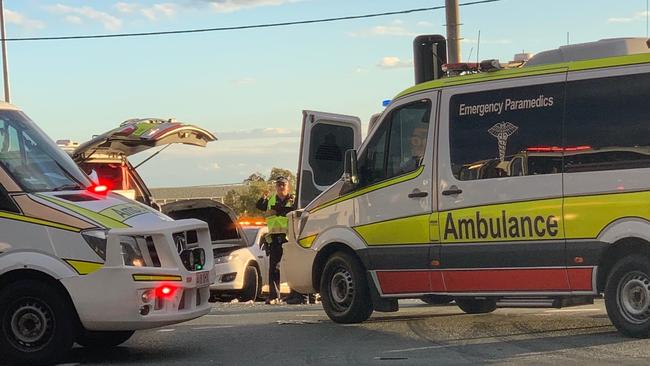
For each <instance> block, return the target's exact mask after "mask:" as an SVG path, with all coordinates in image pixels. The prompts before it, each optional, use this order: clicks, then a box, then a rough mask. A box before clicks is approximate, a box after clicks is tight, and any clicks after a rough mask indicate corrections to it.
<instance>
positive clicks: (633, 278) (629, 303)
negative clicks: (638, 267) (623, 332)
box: [617, 272, 650, 324]
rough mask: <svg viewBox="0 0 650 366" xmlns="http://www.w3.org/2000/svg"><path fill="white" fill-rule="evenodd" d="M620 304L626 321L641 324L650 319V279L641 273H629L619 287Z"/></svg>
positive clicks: (618, 297) (618, 298)
mask: <svg viewBox="0 0 650 366" xmlns="http://www.w3.org/2000/svg"><path fill="white" fill-rule="evenodd" d="M617 300H618V304H619V306H620V308H621V310H622V315H623V316H624V317H625V319H626V320H627V321H629V322H631V323H634V324H641V323H644V322H646V321H648V319H650V278H648V276H647V275H646V274H644V273H641V272H632V273H629V274H627V275H626V276H625V278H623V280H622V281H621V282H620V284H619V287H618V296H617Z"/></svg>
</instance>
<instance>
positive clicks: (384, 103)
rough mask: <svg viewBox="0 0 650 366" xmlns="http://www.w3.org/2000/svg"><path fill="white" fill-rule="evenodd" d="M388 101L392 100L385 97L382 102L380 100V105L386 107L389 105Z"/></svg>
mask: <svg viewBox="0 0 650 366" xmlns="http://www.w3.org/2000/svg"><path fill="white" fill-rule="evenodd" d="M390 102H392V101H391V100H390V99H386V100H384V101H383V102H381V106H382V107H388V106H389V105H390Z"/></svg>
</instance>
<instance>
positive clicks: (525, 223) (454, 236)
mask: <svg viewBox="0 0 650 366" xmlns="http://www.w3.org/2000/svg"><path fill="white" fill-rule="evenodd" d="M558 226H559V224H558V220H557V218H556V217H555V216H553V215H550V216H547V217H544V216H535V217H530V216H508V215H507V214H506V211H501V217H490V218H485V217H481V213H480V212H478V211H477V212H476V216H475V217H469V218H461V219H458V220H454V217H453V215H452V213H451V212H448V213H447V219H446V220H445V233H444V239H445V240H448V239H450V240H485V239H508V238H510V239H527V238H545V237H547V236H550V237H556V236H557V234H558V232H559V228H558Z"/></svg>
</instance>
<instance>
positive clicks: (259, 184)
mask: <svg viewBox="0 0 650 366" xmlns="http://www.w3.org/2000/svg"><path fill="white" fill-rule="evenodd" d="M280 176H282V177H285V178H287V179H288V180H289V184H290V189H291V191H292V192H294V191H295V189H296V176H295V175H294V174H293V173H292V172H291V171H290V170H288V169H282V168H273V169H271V174H270V175H269V176H268V178H267V177H266V176H265V175H264V174H262V173H260V172H255V173H253V174H251V175H250V176H248V178H246V179H244V184H245V185H246V188H245V189H244V190H240V191H239V192H238V191H236V190H234V189H232V190H230V191H228V193H226V197H225V198H224V203H225V204H226V205H228V206H229V207H230V208H232V209H233V210H234V211H235V212H236V213H237V215H238V216H263V215H264V214H263V213H262V212H261V211H260V210H258V209H257V208H256V207H255V204H256V203H257V200H259V199H260V197H262V195H263V193H264V191H268V192H269V193H271V194H272V193H274V192H275V180H276V179H277V178H278V177H280Z"/></svg>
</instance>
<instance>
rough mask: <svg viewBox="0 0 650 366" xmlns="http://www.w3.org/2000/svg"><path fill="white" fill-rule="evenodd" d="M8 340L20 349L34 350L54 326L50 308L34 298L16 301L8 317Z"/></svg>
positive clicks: (45, 340)
mask: <svg viewBox="0 0 650 366" xmlns="http://www.w3.org/2000/svg"><path fill="white" fill-rule="evenodd" d="M8 322H9V324H8V325H9V327H8V328H9V329H11V334H10V337H9V338H10V341H11V342H12V343H13V344H14V345H15V346H17V347H18V348H21V349H26V350H32V351H33V350H35V349H37V348H39V347H41V346H42V345H44V344H46V343H47V342H48V341H49V339H50V337H51V335H52V333H53V328H54V319H53V318H52V311H51V310H50V308H49V307H48V306H47V305H46V304H44V303H42V302H41V301H39V300H36V299H24V300H21V301H19V302H17V303H16V304H15V305H14V306H13V307H12V310H11V311H10V312H9V317H8Z"/></svg>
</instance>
